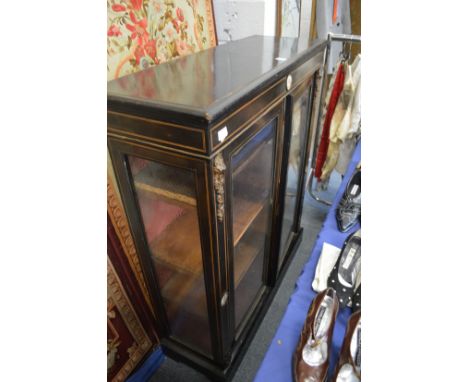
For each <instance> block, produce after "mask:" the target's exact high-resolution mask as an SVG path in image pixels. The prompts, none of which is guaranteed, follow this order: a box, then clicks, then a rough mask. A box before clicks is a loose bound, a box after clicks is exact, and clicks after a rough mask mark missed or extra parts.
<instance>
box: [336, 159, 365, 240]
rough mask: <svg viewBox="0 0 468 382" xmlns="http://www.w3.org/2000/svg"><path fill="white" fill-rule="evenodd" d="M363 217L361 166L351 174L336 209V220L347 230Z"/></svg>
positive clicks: (343, 229) (341, 228)
mask: <svg viewBox="0 0 468 382" xmlns="http://www.w3.org/2000/svg"><path fill="white" fill-rule="evenodd" d="M360 219H361V168H360V166H359V167H358V168H357V169H356V171H355V172H354V174H353V175H352V176H351V179H350V180H349V182H348V184H347V186H346V189H345V191H344V193H343V196H342V197H341V200H340V203H339V205H338V207H337V209H336V222H337V223H338V228H339V230H340V231H341V232H347V231H349V229H350V228H351V227H353V226H354V225H355V224H356V223H357V221H358V220H360Z"/></svg>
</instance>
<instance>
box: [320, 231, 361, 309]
mask: <svg viewBox="0 0 468 382" xmlns="http://www.w3.org/2000/svg"><path fill="white" fill-rule="evenodd" d="M360 272H361V230H358V231H356V232H354V233H353V234H351V235H349V236H348V238H347V239H346V241H345V242H344V244H343V248H342V250H341V253H340V256H339V257H338V260H337V261H336V264H335V266H334V267H333V269H332V271H331V273H330V276H328V281H327V285H328V287H329V288H333V289H334V290H335V291H336V294H337V297H338V300H339V302H340V306H341V307H342V308H344V307H345V306H347V305H348V304H350V303H351V302H352V298H353V295H354V289H355V287H356V286H357V285H356V284H357V279H358V276H359V274H360Z"/></svg>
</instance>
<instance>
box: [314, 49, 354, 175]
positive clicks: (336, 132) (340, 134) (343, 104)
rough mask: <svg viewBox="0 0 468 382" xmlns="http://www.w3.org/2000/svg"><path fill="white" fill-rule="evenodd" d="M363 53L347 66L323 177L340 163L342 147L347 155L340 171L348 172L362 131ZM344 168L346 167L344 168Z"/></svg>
mask: <svg viewBox="0 0 468 382" xmlns="http://www.w3.org/2000/svg"><path fill="white" fill-rule="evenodd" d="M360 89H361V55H358V56H357V57H356V58H355V60H354V62H353V64H352V65H351V66H348V67H347V73H346V80H345V83H344V85H343V91H342V92H341V94H340V97H339V100H338V103H337V105H336V108H335V112H334V114H333V117H332V119H331V122H330V135H329V145H328V150H327V156H326V160H325V163H324V165H323V168H322V173H321V179H322V180H323V179H327V178H329V177H330V174H331V172H332V171H333V169H334V168H335V167H336V166H337V164H338V159H339V155H340V149H341V146H342V145H343V143H345V142H346V143H345V146H346V147H343V149H342V152H343V153H344V154H345V155H346V156H345V157H344V158H343V162H342V163H340V173H341V174H344V173H345V172H346V168H347V164H348V163H349V160H350V153H351V154H352V148H353V146H352V145H353V141H354V143H355V139H353V138H355V137H356V136H357V135H358V134H359V132H360V126H361V124H360V122H361V96H360ZM343 168H344V169H343Z"/></svg>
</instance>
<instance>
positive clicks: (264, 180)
mask: <svg viewBox="0 0 468 382" xmlns="http://www.w3.org/2000/svg"><path fill="white" fill-rule="evenodd" d="M275 127H276V119H274V120H272V121H271V122H270V123H268V124H267V125H266V126H265V127H264V128H263V129H262V130H261V131H260V132H259V133H257V134H256V135H255V136H254V137H253V138H251V139H250V140H249V141H248V143H247V144H245V145H244V146H242V147H241V148H240V149H239V150H238V151H237V152H236V153H234V155H233V156H232V158H231V168H232V185H233V187H232V192H233V194H232V202H231V203H232V205H231V210H232V223H233V224H232V231H233V246H234V287H235V298H234V299H235V304H234V305H235V307H234V310H235V323H236V328H238V327H239V325H240V324H241V323H242V321H243V319H244V318H245V316H246V314H247V313H248V312H249V310H250V309H249V308H250V307H251V306H252V305H253V304H254V302H255V300H256V297H257V296H258V294H259V292H260V289H261V287H262V285H263V278H262V275H263V262H264V258H265V251H266V250H268V249H269V245H268V240H269V237H270V230H271V226H270V216H271V210H272V193H273V177H274V176H273V171H274V156H275V155H274V154H275V134H276V128H275Z"/></svg>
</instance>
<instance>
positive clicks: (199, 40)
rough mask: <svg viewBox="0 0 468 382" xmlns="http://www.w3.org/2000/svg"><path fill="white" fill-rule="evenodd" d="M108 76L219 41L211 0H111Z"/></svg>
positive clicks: (108, 17)
mask: <svg viewBox="0 0 468 382" xmlns="http://www.w3.org/2000/svg"><path fill="white" fill-rule="evenodd" d="M107 28H108V29H107V80H112V79H115V78H119V77H121V76H124V75H127V74H130V73H134V72H137V71H139V70H142V69H146V68H148V67H150V66H152V65H156V64H159V63H162V62H165V61H168V60H170V59H173V58H176V57H180V56H185V55H187V54H190V53H194V52H197V51H199V50H203V49H207V48H211V47H213V46H215V45H216V33H215V29H214V20H213V10H212V6H211V0H107Z"/></svg>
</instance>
